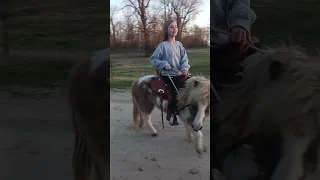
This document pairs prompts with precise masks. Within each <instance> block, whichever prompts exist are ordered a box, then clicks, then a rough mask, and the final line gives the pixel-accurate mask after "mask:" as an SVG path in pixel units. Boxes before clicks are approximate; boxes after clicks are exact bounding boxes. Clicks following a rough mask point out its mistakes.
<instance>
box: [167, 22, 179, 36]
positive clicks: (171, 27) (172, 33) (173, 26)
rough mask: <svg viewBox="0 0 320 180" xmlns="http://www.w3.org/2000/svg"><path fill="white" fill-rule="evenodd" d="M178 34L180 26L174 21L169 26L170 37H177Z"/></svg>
mask: <svg viewBox="0 0 320 180" xmlns="http://www.w3.org/2000/svg"><path fill="white" fill-rule="evenodd" d="M177 33H178V26H177V22H176V21H173V22H172V23H171V24H169V26H168V36H169V37H175V36H176V35H177Z"/></svg>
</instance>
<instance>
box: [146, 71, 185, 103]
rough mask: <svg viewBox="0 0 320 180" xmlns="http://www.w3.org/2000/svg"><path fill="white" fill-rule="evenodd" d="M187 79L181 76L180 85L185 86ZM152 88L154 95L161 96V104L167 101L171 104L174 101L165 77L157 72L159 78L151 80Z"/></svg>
mask: <svg viewBox="0 0 320 180" xmlns="http://www.w3.org/2000/svg"><path fill="white" fill-rule="evenodd" d="M186 79H187V78H186V77H184V76H179V80H180V82H181V83H180V84H184V83H185V81H186ZM150 86H151V87H150V88H151V90H152V92H153V93H154V94H156V95H157V96H159V98H160V102H161V103H162V101H163V100H164V99H165V100H167V101H168V103H169V104H170V103H171V101H172V90H171V89H170V88H169V87H168V85H167V84H166V83H165V81H164V79H163V76H162V75H161V74H160V73H158V71H157V77H154V78H152V79H151V83H150Z"/></svg>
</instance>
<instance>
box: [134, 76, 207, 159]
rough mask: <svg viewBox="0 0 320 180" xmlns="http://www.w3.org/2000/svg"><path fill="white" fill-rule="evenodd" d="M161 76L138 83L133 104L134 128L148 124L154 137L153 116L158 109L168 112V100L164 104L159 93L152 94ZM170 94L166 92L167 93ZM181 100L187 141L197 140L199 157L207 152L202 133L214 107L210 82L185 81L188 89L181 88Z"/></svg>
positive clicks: (201, 80) (179, 100) (199, 77)
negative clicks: (211, 106)
mask: <svg viewBox="0 0 320 180" xmlns="http://www.w3.org/2000/svg"><path fill="white" fill-rule="evenodd" d="M157 78H159V77H158V76H153V75H149V76H144V77H141V78H140V79H138V80H135V81H134V82H133V83H132V86H131V93H132V102H133V125H134V127H135V128H137V127H142V126H143V124H144V123H146V124H147V126H148V128H149V130H150V132H151V133H152V135H153V136H156V135H157V130H156V129H155V128H154V127H153V125H152V123H151V113H152V111H153V109H154V107H157V108H159V109H162V110H163V111H164V112H167V106H168V100H167V99H164V100H163V102H162V103H161V100H160V98H161V97H160V96H159V95H158V94H157V92H152V90H151V86H152V85H151V84H152V81H154V80H156V79H157ZM164 91H166V90H164ZM178 91H179V93H178V96H177V107H178V110H179V112H178V116H179V117H180V119H181V120H182V121H183V123H184V125H185V128H186V136H187V139H189V140H192V136H193V137H194V140H195V149H196V151H197V152H198V153H202V152H203V151H204V146H203V140H202V132H201V129H202V127H203V122H204V120H205V118H206V117H208V116H209V108H210V107H209V106H210V80H209V79H206V78H205V77H203V76H193V77H190V78H189V79H187V80H186V81H185V86H184V87H183V88H180V89H179V90H178Z"/></svg>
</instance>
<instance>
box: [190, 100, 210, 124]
mask: <svg viewBox="0 0 320 180" xmlns="http://www.w3.org/2000/svg"><path fill="white" fill-rule="evenodd" d="M206 108H207V107H206V106H205V105H203V104H200V103H198V112H197V115H196V117H195V118H194V121H193V123H192V125H193V127H194V128H195V129H200V128H201V127H202V126H203V120H204V118H205V117H206V116H205V110H206Z"/></svg>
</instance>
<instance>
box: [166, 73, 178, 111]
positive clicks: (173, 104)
mask: <svg viewBox="0 0 320 180" xmlns="http://www.w3.org/2000/svg"><path fill="white" fill-rule="evenodd" d="M162 77H163V80H164V82H165V83H166V84H167V87H168V88H169V89H170V90H171V94H172V101H171V103H170V104H169V105H168V109H170V110H171V111H175V110H176V109H177V94H178V93H177V91H176V90H175V88H174V86H173V85H172V82H171V81H170V79H169V77H168V76H162ZM171 79H172V81H173V83H174V84H175V86H176V87H177V89H179V88H181V87H182V85H183V84H182V83H181V80H180V77H174V76H171Z"/></svg>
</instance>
